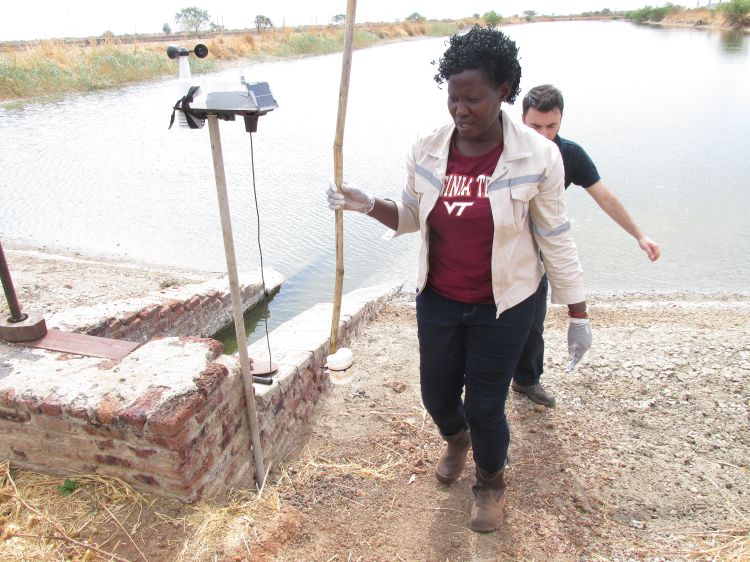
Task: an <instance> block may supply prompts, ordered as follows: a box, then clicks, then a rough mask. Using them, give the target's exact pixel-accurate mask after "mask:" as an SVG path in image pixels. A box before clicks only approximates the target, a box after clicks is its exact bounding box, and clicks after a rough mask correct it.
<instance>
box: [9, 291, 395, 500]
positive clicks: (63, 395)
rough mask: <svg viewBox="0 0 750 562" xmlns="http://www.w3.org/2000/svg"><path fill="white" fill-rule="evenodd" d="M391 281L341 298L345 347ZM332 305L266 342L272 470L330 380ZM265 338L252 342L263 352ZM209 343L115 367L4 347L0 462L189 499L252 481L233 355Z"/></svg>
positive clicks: (153, 347) (142, 352)
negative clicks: (274, 368) (270, 369)
mask: <svg viewBox="0 0 750 562" xmlns="http://www.w3.org/2000/svg"><path fill="white" fill-rule="evenodd" d="M397 289H398V288H397V287H377V288H373V289H364V290H360V291H355V292H353V293H350V294H349V295H346V296H345V297H344V299H343V302H342V316H341V324H340V345H346V344H348V343H349V341H351V338H352V337H353V335H354V334H355V333H356V332H357V331H358V330H359V329H361V328H362V327H363V326H364V325H365V324H366V323H367V322H368V321H369V320H370V319H371V318H373V317H374V316H375V315H376V314H377V312H378V310H379V307H380V305H381V303H382V302H383V301H384V300H385V299H387V298H388V297H389V296H390V295H393V294H394V293H395V292H396V291H397ZM330 323H331V305H330V304H321V305H317V306H315V307H313V308H312V309H310V310H308V311H306V312H304V313H303V314H301V315H299V316H297V317H295V318H294V319H292V320H290V321H289V322H287V323H285V324H282V325H281V326H280V327H279V328H277V329H276V330H274V331H273V332H272V333H271V334H270V335H269V339H270V342H271V349H272V353H273V360H274V361H275V362H277V363H278V364H279V366H280V368H279V372H278V373H277V374H276V375H275V376H274V383H273V385H272V386H264V385H254V390H255V393H256V398H255V400H256V406H257V408H258V417H259V420H258V421H259V424H260V432H261V439H262V443H263V447H264V456H265V459H266V464H267V465H277V464H278V463H279V462H280V460H281V459H283V457H284V456H285V455H286V454H287V453H288V452H289V451H290V450H292V448H294V446H295V445H296V444H297V443H298V441H299V439H300V436H301V433H302V432H301V431H300V429H301V424H303V423H305V422H306V421H307V420H308V418H309V415H310V413H311V412H312V410H313V408H314V406H315V404H316V403H317V401H318V400H319V398H320V396H321V395H322V394H323V392H324V391H325V389H326V388H327V386H328V378H327V374H326V372H325V370H324V368H323V364H324V363H325V357H326V355H327V348H328V338H329V332H330ZM265 346H266V343H265V341H261V342H258V343H257V344H254V345H253V346H251V347H250V353H251V356H255V357H262V353H261V352H262V349H264V348H265ZM221 352H222V346H221V344H220V343H219V342H217V341H215V340H211V339H202V338H195V337H193V338H190V337H168V338H161V339H156V340H152V341H149V342H147V343H146V344H144V345H142V346H141V347H140V348H138V349H137V350H136V351H134V352H133V353H131V354H130V355H128V356H127V357H126V358H125V359H123V360H122V361H120V362H114V361H103V360H101V359H96V358H91V357H82V356H79V355H68V354H62V353H56V352H51V351H46V350H42V349H34V348H28V347H24V346H22V345H11V346H9V347H6V348H5V349H3V348H2V347H0V458H4V459H8V460H10V462H11V463H13V464H15V465H19V466H24V467H28V468H31V469H34V470H40V471H44V472H50V473H57V474H70V473H71V472H74V471H78V472H86V473H98V474H102V475H107V476H116V477H119V478H121V479H122V480H124V481H126V482H128V483H130V484H131V485H133V486H134V487H136V488H138V489H142V490H146V491H149V492H151V493H154V494H157V495H163V496H173V497H176V498H179V499H182V500H185V501H195V500H198V499H200V498H202V497H209V496H213V495H217V494H221V493H224V492H226V491H227V490H228V489H229V488H231V487H239V486H241V487H247V486H252V484H253V477H254V467H253V465H252V451H251V450H250V430H249V424H248V418H247V413H246V412H247V410H246V405H245V399H244V393H243V392H242V379H241V376H240V373H239V365H238V359H237V356H224V355H221Z"/></svg>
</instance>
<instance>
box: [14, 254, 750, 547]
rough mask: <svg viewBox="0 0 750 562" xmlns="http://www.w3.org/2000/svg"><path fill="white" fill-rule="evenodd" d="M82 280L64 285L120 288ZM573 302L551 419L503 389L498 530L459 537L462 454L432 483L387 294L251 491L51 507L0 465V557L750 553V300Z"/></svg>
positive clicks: (558, 320) (410, 323)
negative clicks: (580, 313)
mask: <svg viewBox="0 0 750 562" xmlns="http://www.w3.org/2000/svg"><path fill="white" fill-rule="evenodd" d="M6 253H7V252H6ZM32 261H33V260H32ZM16 267H17V269H21V268H23V266H22V265H21V262H20V261H18V260H16ZM41 267H42V269H44V268H46V267H47V266H41ZM55 267H58V268H63V269H64V268H65V267H66V266H65V265H61V264H60V263H57V264H56V266H55ZM95 271H96V268H92V269H91V270H89V274H88V275H86V276H84V277H85V278H86V279H87V281H85V282H83V281H81V280H80V279H81V276H80V275H78V281H77V283H82V284H83V285H85V284H86V283H88V282H91V283H93V284H94V286H101V287H110V289H109V291H110V293H113V294H111V295H110V296H111V297H114V293H115V292H121V290H120V289H118V288H117V287H116V286H115V285H114V284H113V282H112V278H111V273H109V274H108V273H106V271H105V270H102V272H101V278H100V279H99V281H100V283H99V284H97V283H98V282H97V276H98V275H99V274H98V273H95ZM61 275H64V274H62V273H61ZM107 275H110V277H109V281H107ZM14 276H15V273H14ZM121 277H122V274H121V275H120V276H119V277H118V286H119V283H120V278H121ZM147 277H148V276H147ZM166 278H168V279H173V280H175V281H179V278H177V277H173V276H169V275H167V277H166ZM159 279H160V278H159V277H154V278H153V279H150V280H148V279H147V280H145V281H144V280H142V282H143V283H144V285H143V286H144V287H145V286H150V285H151V284H152V283H153V282H154V281H156V282H157V283H158V282H159ZM133 283H134V284H133V285H130V286H129V288H130V290H135V289H136V288H137V286H138V284H137V283H135V282H133ZM83 289H85V287H82V286H81V285H78V291H81V290H83ZM102 290H103V289H102ZM149 290H151V289H149ZM84 292H85V291H84ZM120 296H133V295H120ZM588 300H589V304H590V308H591V311H592V324H593V327H594V345H593V347H592V349H591V350H590V351H589V353H588V354H587V356H586V357H585V359H584V361H583V362H582V363H581V364H580V365H579V366H578V367H577V369H576V371H575V372H573V373H571V374H566V373H565V372H564V366H565V365H564V360H565V345H564V331H565V314H564V312H563V310H562V309H560V308H559V307H552V308H551V310H550V313H549V315H548V320H547V326H546V331H547V332H546V333H547V338H546V340H547V361H546V370H545V375H544V379H543V380H544V381H545V382H546V384H547V385H548V386H549V387H550V388H551V389H552V390H553V391H554V392H555V393H556V395H557V404H558V406H557V408H555V409H543V408H541V407H535V406H534V405H533V404H532V403H530V402H529V401H528V400H527V399H526V398H525V397H523V396H520V395H517V394H515V393H512V392H511V396H510V397H509V400H508V404H507V411H508V416H509V419H510V423H511V431H512V443H511V449H510V464H509V467H508V470H507V481H508V490H507V498H508V502H507V505H508V507H507V520H506V525H505V527H504V528H503V529H502V530H501V531H499V532H496V533H491V534H487V535H479V534H475V533H473V532H471V531H470V530H469V529H468V517H469V511H470V509H471V485H472V483H473V464H472V463H469V465H467V467H466V470H465V472H464V475H463V477H462V478H461V479H460V480H459V481H458V482H456V483H455V484H454V485H452V486H450V487H446V486H443V485H440V484H439V483H438V482H437V481H436V480H435V478H434V475H433V470H434V465H435V462H436V460H437V458H438V456H439V453H440V450H441V446H442V445H441V441H440V439H439V438H438V437H437V432H436V430H435V427H434V424H433V423H432V421H431V420H430V419H429V416H427V414H426V412H425V411H424V409H423V407H422V405H421V401H420V395H419V379H418V355H417V347H416V325H415V319H414V302H413V295H405V294H402V295H399V296H397V297H396V298H395V299H394V300H393V301H391V302H390V303H389V304H387V305H386V306H385V307H384V309H383V311H382V313H381V314H380V316H379V317H378V319H377V320H375V321H374V322H373V323H371V324H370V325H369V326H368V327H367V328H366V329H365V330H364V332H363V333H361V334H360V335H359V336H358V338H357V339H356V341H355V342H354V343H353V344H352V346H351V347H352V349H353V351H354V356H355V364H354V373H355V374H354V378H353V380H352V382H351V383H350V384H348V385H342V386H333V387H331V389H330V392H329V393H328V394H327V396H326V397H325V399H324V400H322V401H321V403H320V405H319V407H318V410H317V414H316V417H315V419H314V420H313V422H312V423H311V425H310V426H309V428H308V434H307V435H305V436H303V438H302V439H301V444H300V448H299V450H298V451H296V452H295V453H294V454H292V455H290V456H289V458H287V459H286V460H285V461H284V463H283V464H282V465H281V466H275V467H271V472H270V474H269V477H268V479H267V482H266V485H265V487H264V489H263V491H262V494H261V495H260V497H259V496H258V494H257V493H254V492H253V491H236V492H234V493H232V494H231V495H230V496H229V497H228V498H222V499H219V500H214V501H211V502H205V503H200V504H197V505H184V504H180V503H178V502H173V501H168V500H163V499H158V498H153V497H146V496H143V495H141V494H138V493H136V492H134V491H132V490H129V489H127V487H126V486H124V485H121V484H120V483H117V482H114V483H113V482H106V481H99V480H97V479H95V478H89V479H87V478H86V477H83V476H78V477H76V478H77V481H78V482H79V483H80V487H79V488H77V489H76V490H75V491H74V492H73V493H72V494H71V495H70V496H65V497H62V496H61V495H60V492H59V491H58V490H57V486H59V485H60V484H61V483H62V479H61V478H57V479H56V478H54V477H48V476H42V475H36V474H33V473H30V472H28V471H20V470H19V471H14V470H12V469H11V470H9V471H8V472H7V474H6V476H5V478H2V474H0V483H2V487H0V493H1V494H2V497H0V532H1V534H0V539H2V540H0V560H20V559H29V560H31V559H35V560H41V559H44V560H47V559H49V560H58V559H63V558H67V559H83V557H85V556H86V555H85V554H84V553H85V549H84V548H82V547H80V545H76V544H74V543H73V542H71V541H70V540H64V539H65V536H66V535H67V536H68V538H74V539H75V540H78V541H81V542H82V541H89V544H90V543H91V542H95V543H96V544H97V545H98V548H100V550H101V551H103V552H107V553H114V555H115V556H114V557H113V556H110V557H109V558H107V557H106V556H104V555H100V554H97V553H95V552H93V551H89V555H88V556H89V558H88V559H97V556H99V558H98V559H106V560H110V559H112V560H115V559H127V560H206V561H209V560H211V561H213V560H217V561H218V560H221V561H229V560H257V561H311V560H314V561H324V562H331V561H333V560H337V561H346V562H350V561H356V560H361V561H365V560H368V561H369V560H377V561H380V560H382V561H386V560H389V561H399V560H403V561H412V560H413V561H418V560H428V561H446V560H449V561H481V560H532V559H534V560H689V559H705V560H750V485H749V484H750V431H749V429H750V413H749V412H750V378H749V377H748V375H749V374H750V296H748V295H718V294H698V293H692V294H668V295H659V294H630V295H604V294H600V295H591V296H590V297H589V299H588ZM57 305H60V306H62V302H61V301H58V303H57ZM3 481H4V482H3ZM32 509H36V510H37V511H38V512H39V513H40V514H42V515H41V516H40V515H37V514H34V513H33V511H32ZM50 521H53V522H56V523H57V524H58V525H59V528H55V527H53V526H52V525H51V524H50ZM61 534H62V535H63V538H60V535H61ZM54 536H57V538H50V537H54ZM40 537H45V538H42V539H40ZM118 557H119V558H118Z"/></svg>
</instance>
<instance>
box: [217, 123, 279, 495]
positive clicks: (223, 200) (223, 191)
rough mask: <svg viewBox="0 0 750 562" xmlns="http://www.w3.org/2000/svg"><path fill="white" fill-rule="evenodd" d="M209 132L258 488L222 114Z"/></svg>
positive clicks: (260, 475)
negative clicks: (225, 162) (223, 142)
mask: <svg viewBox="0 0 750 562" xmlns="http://www.w3.org/2000/svg"><path fill="white" fill-rule="evenodd" d="M208 132H209V136H210V137H211V155H212V156H213V160H214V175H215V176H216V194H217V195H218V197H219V214H220V216H221V232H222V234H223V235H224V253H225V254H226V258H227V274H228V275H229V289H230V292H231V295H232V311H233V315H234V329H235V333H236V335H237V349H238V350H239V354H240V371H241V373H242V389H243V391H244V393H245V402H246V404H247V410H246V412H247V421H248V425H249V426H250V440H251V443H252V447H253V461H254V464H255V478H256V480H257V482H258V488H259V489H260V488H262V487H263V481H264V480H265V477H266V471H265V467H264V466H263V450H262V448H261V444H260V432H259V431H258V418H257V413H256V409H255V392H254V390H253V374H252V371H251V369H250V358H249V356H248V354H247V336H246V334H245V320H244V317H243V314H242V299H241V297H240V284H239V281H238V279H237V260H236V258H235V253H234V238H233V236H232V219H231V216H230V214H229V198H228V196H227V183H226V178H225V177H224V156H223V154H222V150H221V136H220V134H219V118H218V116H216V115H210V114H209V115H208Z"/></svg>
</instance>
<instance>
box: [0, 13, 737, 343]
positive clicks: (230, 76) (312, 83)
mask: <svg viewBox="0 0 750 562" xmlns="http://www.w3.org/2000/svg"><path fill="white" fill-rule="evenodd" d="M505 31H506V32H507V33H508V34H509V35H510V36H511V37H513V38H514V39H515V40H516V42H517V44H518V45H519V47H520V53H521V63H522V67H523V79H522V95H523V93H524V92H525V91H527V90H528V89H529V88H530V87H532V86H534V85H537V84H540V83H545V82H552V83H554V84H556V85H557V86H558V87H559V88H560V89H561V90H562V91H563V94H564V95H565V118H564V120H563V127H562V130H561V133H562V135H563V136H565V137H568V138H571V139H573V140H575V141H577V142H579V143H580V144H582V145H583V146H584V147H585V148H586V150H587V151H588V152H589V154H590V155H591V156H592V158H593V159H594V161H595V163H596V164H597V166H598V168H599V172H600V174H601V175H602V177H603V179H604V181H605V182H606V183H607V184H608V185H609V186H610V187H611V188H612V189H613V190H614V192H615V193H616V194H617V195H618V197H619V198H620V199H621V200H622V201H623V203H624V204H625V206H626V207H627V208H628V210H629V211H630V212H631V214H632V215H633V217H634V218H635V219H636V221H637V222H638V223H639V224H640V225H641V227H642V228H643V230H644V231H645V232H647V233H648V235H649V236H651V237H652V238H653V239H654V240H656V241H657V242H658V243H659V244H660V245H661V248H662V253H663V256H662V259H661V260H659V261H658V262H656V263H650V262H648V260H647V259H646V258H645V256H644V255H643V253H642V252H641V250H640V249H639V248H638V246H637V244H636V243H635V241H634V240H633V239H632V238H630V237H629V236H628V235H627V234H626V233H625V232H624V231H623V230H622V229H620V228H619V227H618V226H617V225H616V224H614V222H612V221H611V220H610V219H609V218H608V217H607V216H606V215H604V213H603V212H602V211H600V210H599V208H598V207H597V206H596V204H595V203H594V201H593V199H592V198H591V197H588V196H587V195H586V194H585V193H584V192H583V190H582V189H580V188H578V187H575V186H572V187H571V188H570V189H569V190H568V201H569V205H570V215H571V219H572V222H573V225H574V235H575V238H576V241H577V244H578V247H579V251H580V255H581V260H582V263H583V266H584V270H585V274H586V284H587V287H588V288H589V289H591V290H613V291H619V290H634V291H653V290H660V291H681V290H694V289H701V290H728V291H745V290H747V286H748V280H749V279H750V253H748V252H747V251H746V250H745V248H746V247H747V246H748V243H750V234H749V229H748V228H746V223H747V219H746V216H747V214H748V211H750V186H748V181H747V179H746V173H745V169H744V165H745V163H746V162H747V158H748V154H749V152H748V148H747V141H748V138H750V104H748V100H750V55H749V54H748V50H749V48H750V47H749V45H750V38H749V37H748V35H743V34H741V33H736V32H735V33H733V32H718V31H705V30H693V29H681V28H680V29H666V28H665V29H661V28H654V27H641V26H635V25H632V24H628V23H624V22H560V23H537V24H528V25H519V26H511V27H507V28H505ZM445 41H446V38H438V39H419V40H413V41H406V42H401V43H393V44H388V45H384V46H380V47H375V48H371V49H366V50H361V51H356V52H355V53H354V57H353V67H352V78H351V87H350V92H349V105H348V112H347V122H346V135H345V139H344V174H345V178H347V180H348V181H349V182H350V183H354V184H358V185H359V186H361V187H363V188H365V189H367V190H371V191H373V192H376V193H378V194H379V195H381V196H385V197H398V196H399V194H400V192H401V186H402V184H403V181H404V161H405V154H406V152H407V150H408V148H409V146H410V145H411V143H412V142H413V141H414V139H415V138H416V136H417V134H418V133H419V132H420V131H422V132H423V131H426V130H430V129H432V128H434V127H436V126H438V125H440V124H442V123H443V122H446V121H447V120H448V119H449V116H448V113H447V110H446V108H445V95H446V94H445V90H444V89H439V88H438V87H437V85H436V84H435V82H434V81H433V79H432V76H433V75H434V73H435V67H434V66H433V65H431V64H430V63H431V61H433V60H436V59H437V58H439V56H440V55H441V54H442V52H443V51H444V49H445ZM188 46H190V45H188ZM165 56H166V55H165ZM340 72H341V56H340V54H338V55H330V56H321V57H312V58H304V59H294V60H286V61H278V62H268V63H261V64H245V65H243V66H236V67H232V68H228V69H225V70H222V71H220V72H217V73H213V74H211V75H208V76H196V77H194V78H195V80H196V81H199V80H200V79H201V78H204V77H206V78H209V79H212V80H213V79H216V80H219V79H220V80H225V79H226V80H237V79H238V77H239V75H240V74H241V73H244V75H245V77H246V78H247V79H248V80H249V81H255V80H261V81H268V82H269V83H270V85H271V89H272V90H273V92H274V95H275V97H276V98H277V100H278V102H279V105H280V108H279V109H278V110H276V111H273V112H272V113H269V114H268V115H267V116H264V117H262V118H261V119H260V122H259V127H258V132H257V133H255V134H254V135H253V145H254V162H255V176H256V182H257V185H256V189H257V205H258V213H259V215H260V243H261V247H262V256H263V262H264V264H266V265H271V266H273V267H275V268H276V269H278V270H279V271H280V272H281V273H283V274H284V275H285V276H286V277H287V279H288V282H287V283H286V284H285V285H284V287H283V288H282V290H281V291H280V293H279V294H278V295H277V296H276V297H275V298H274V299H273V300H272V301H271V304H270V308H269V310H268V311H266V312H265V313H263V314H261V316H263V315H266V316H268V315H270V317H269V329H272V328H273V327H274V326H275V325H277V324H278V323H280V322H283V321H285V320H287V319H289V318H290V317H291V316H294V315H296V314H298V313H299V312H301V311H302V310H304V309H305V308H307V307H309V306H311V305H312V304H314V303H317V302H324V301H329V300H330V299H331V298H332V297H331V295H332V292H333V278H334V262H335V250H334V223H333V213H331V212H330V211H329V210H328V208H327V207H326V205H325V203H324V195H323V194H324V191H325V189H326V188H327V183H328V180H329V178H331V177H332V175H333V172H332V168H333V164H332V152H333V150H332V145H333V138H334V130H335V123H336V111H337V103H338V88H339V78H340ZM176 73H177V68H176V65H175V75H176ZM177 92H178V90H177V86H176V80H175V79H168V80H160V81H154V82H148V83H144V84H139V85H134V86H130V87H126V88H122V89H119V90H114V91H108V92H100V93H95V94H89V95H71V96H66V97H64V98H62V99H59V100H57V101H54V102H49V103H43V104H31V105H25V106H22V107H14V106H6V107H4V108H0V149H1V150H0V164H1V167H0V169H2V175H1V176H0V238H1V239H2V240H4V241H14V242H19V243H23V244H26V245H31V246H35V247H46V248H47V249H49V250H64V251H77V252H80V253H82V254H84V255H91V256H109V257H115V258H120V259H127V260H132V261H138V262H143V263H147V264H153V265H164V266H178V267H187V268H192V269H200V270H206V271H219V272H220V271H225V259H224V251H223V242H222V236H221V228H220V221H219V216H218V205H217V199H216V189H215V183H214V176H213V167H212V160H211V151H210V143H209V138H208V127H206V128H205V129H203V130H199V131H193V130H187V129H176V128H173V129H172V130H167V125H168V122H169V116H170V113H171V106H172V104H173V103H174V102H175V100H176V99H177ZM507 109H508V110H509V111H510V113H511V114H512V115H513V116H514V117H516V118H519V119H520V100H519V102H518V103H517V106H511V107H508V108H507ZM221 134H222V144H223V148H224V164H225V168H226V177H227V183H228V189H229V200H230V206H231V210H232V221H233V227H234V235H235V246H236V251H237V261H238V267H239V269H240V270H251V269H255V268H257V267H258V265H259V262H260V252H259V248H258V227H257V218H256V204H255V199H254V194H253V184H252V170H251V160H250V158H251V154H250V138H249V135H248V134H247V133H245V131H244V128H243V126H242V123H241V121H237V122H222V123H221ZM384 233H385V229H384V227H382V226H380V225H378V224H377V223H375V221H372V220H370V219H367V218H365V217H361V216H351V215H347V216H346V220H345V257H346V266H345V267H346V281H345V286H344V290H345V292H346V291H350V290H353V289H355V288H357V287H360V286H364V285H373V284H378V283H382V282H392V281H396V280H401V279H405V280H407V285H408V284H409V283H413V280H414V278H415V276H416V271H415V269H416V249H417V243H418V240H417V237H416V236H406V237H401V238H399V239H397V240H385V239H384V238H383V234H384ZM255 316H256V317H257V316H258V314H257V313H256V315H255ZM248 321H249V323H250V328H252V325H253V323H254V322H255V320H254V319H253V318H249V319H248ZM259 336H260V334H255V335H253V336H251V340H252V339H256V338H257V337H259Z"/></svg>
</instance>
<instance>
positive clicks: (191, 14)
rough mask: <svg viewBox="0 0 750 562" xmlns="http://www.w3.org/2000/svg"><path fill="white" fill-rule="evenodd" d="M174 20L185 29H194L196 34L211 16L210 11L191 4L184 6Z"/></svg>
mask: <svg viewBox="0 0 750 562" xmlns="http://www.w3.org/2000/svg"><path fill="white" fill-rule="evenodd" d="M174 21H175V23H176V24H177V25H179V26H180V28H181V29H182V30H184V31H194V32H195V34H196V35H198V32H199V31H200V30H201V28H202V27H203V26H205V25H206V24H207V23H208V22H210V21H211V18H210V17H209V15H208V11H206V10H202V9H200V8H196V7H195V6H189V7H187V8H183V9H182V10H180V11H179V12H177V13H176V14H175V15H174Z"/></svg>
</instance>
